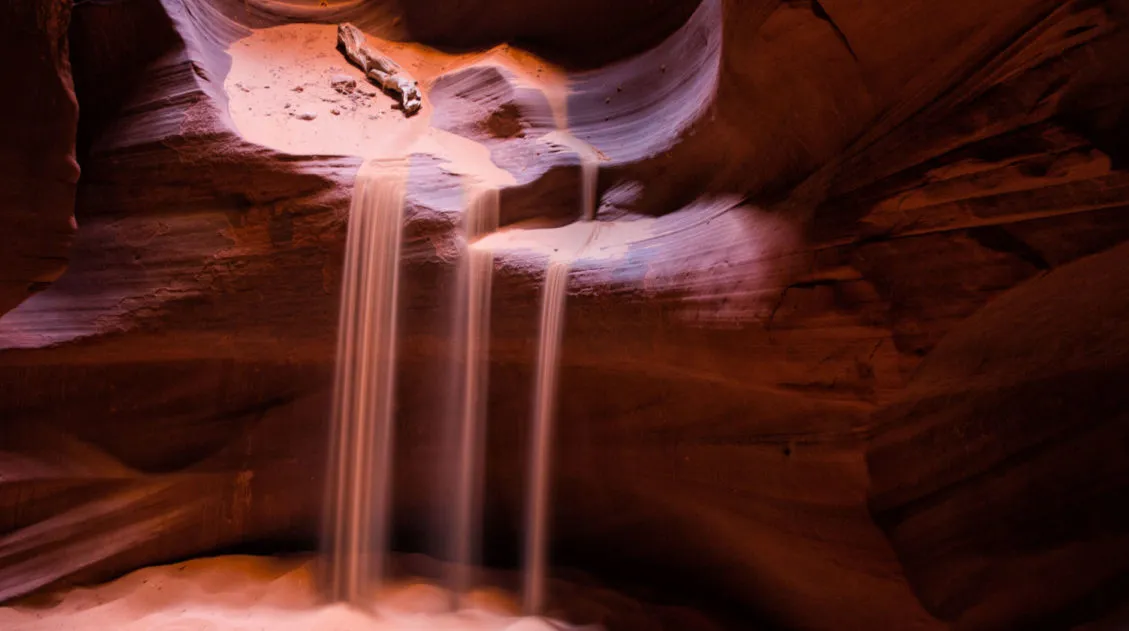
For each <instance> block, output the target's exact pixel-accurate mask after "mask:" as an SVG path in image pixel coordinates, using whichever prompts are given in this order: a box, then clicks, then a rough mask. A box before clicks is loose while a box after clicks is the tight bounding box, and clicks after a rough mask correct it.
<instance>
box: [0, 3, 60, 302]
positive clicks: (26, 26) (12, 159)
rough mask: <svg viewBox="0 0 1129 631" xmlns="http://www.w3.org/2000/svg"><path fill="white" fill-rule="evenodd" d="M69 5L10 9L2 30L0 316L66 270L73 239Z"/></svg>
mask: <svg viewBox="0 0 1129 631" xmlns="http://www.w3.org/2000/svg"><path fill="white" fill-rule="evenodd" d="M70 13H71V7H70V3H69V2H62V1H61V2H36V1H34V0H26V1H24V0H19V1H16V2H12V3H9V5H8V6H7V7H6V8H5V11H4V24H3V26H2V27H0V37H2V38H3V41H4V44H3V47H4V48H3V51H4V56H5V57H6V58H8V59H9V60H10V63H9V64H8V65H7V68H6V69H5V70H4V71H3V73H2V74H0V84H2V85H3V86H4V89H5V91H6V93H7V95H8V96H7V97H6V98H5V99H4V101H3V103H2V104H0V190H2V191H3V192H2V193H0V270H3V271H2V272H0V315H3V314H4V313H5V312H7V311H8V310H10V309H11V308H12V307H15V306H16V305H17V304H19V303H20V301H22V300H23V299H25V298H27V297H28V296H30V295H31V294H34V293H36V292H38V291H42V290H43V289H45V288H47V287H48V286H49V285H50V284H51V282H52V281H54V280H55V279H56V278H58V276H59V274H61V273H62V272H63V270H64V269H65V268H66V263H67V257H68V255H69V249H70V245H71V239H72V238H73V236H74V230H75V225H74V194H75V182H76V181H77V180H78V165H77V164H76V163H75V157H74V144H75V128H76V125H77V123H78V107H77V104H76V103H75V96H74V88H73V85H72V82H71V66H70V58H69V56H68V51H67V27H68V26H69V24H70Z"/></svg>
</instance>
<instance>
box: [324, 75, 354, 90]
mask: <svg viewBox="0 0 1129 631" xmlns="http://www.w3.org/2000/svg"><path fill="white" fill-rule="evenodd" d="M329 85H331V86H333V89H334V90H337V91H338V92H340V93H341V94H352V92H353V90H355V89H357V80H356V79H354V78H353V77H350V76H349V75H346V74H335V75H333V76H332V77H330V78H329Z"/></svg>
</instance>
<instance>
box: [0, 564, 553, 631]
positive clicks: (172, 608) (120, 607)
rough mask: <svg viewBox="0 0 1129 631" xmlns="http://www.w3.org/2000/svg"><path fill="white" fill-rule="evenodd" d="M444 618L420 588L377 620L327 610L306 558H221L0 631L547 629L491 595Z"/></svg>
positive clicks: (132, 582) (65, 600)
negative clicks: (517, 614)
mask: <svg viewBox="0 0 1129 631" xmlns="http://www.w3.org/2000/svg"><path fill="white" fill-rule="evenodd" d="M468 600H469V601H470V602H472V603H473V608H471V609H468V610H466V611H462V612H459V613H449V612H447V611H446V608H447V602H448V598H447V594H446V593H445V592H444V591H443V590H441V589H439V588H436V587H434V586H431V585H427V584H423V583H404V584H400V585H396V586H393V587H390V588H389V589H388V591H387V593H386V594H384V595H383V596H382V598H381V602H382V605H381V609H380V612H379V614H378V615H371V614H369V613H367V612H364V611H361V610H359V609H356V608H353V607H350V606H347V605H343V604H333V605H326V604H325V603H324V602H323V601H322V600H321V598H320V596H319V594H318V593H317V590H316V588H315V585H314V580H313V573H312V562H310V561H302V560H279V559H273V558H269V557H243V556H229V557H218V558H211V559H197V560H193V561H189V562H186V563H179V564H174V565H165V566H159V567H151V568H145V569H142V570H138V571H136V572H133V573H131V574H129V575H127V576H124V577H122V578H120V579H118V580H116V581H113V582H111V583H107V584H104V585H99V586H96V587H93V588H79V589H72V590H70V591H66V592H60V593H58V594H57V595H53V596H50V597H47V598H43V599H39V600H37V601H35V602H34V604H28V603H25V604H22V605H17V606H13V607H4V608H0V629H4V631H103V630H105V631H110V630H114V631H268V630H269V631H401V630H405V631H406V630H409V629H420V630H429V631H431V630H433V631H495V630H497V631H503V630H509V631H538V630H543V631H551V630H553V629H557V628H559V627H557V626H555V625H553V624H550V623H549V622H546V621H543V620H540V619H533V618H519V617H516V616H514V615H513V614H512V613H511V612H512V611H513V610H514V607H513V604H512V601H511V600H510V599H509V598H508V597H507V596H504V595H501V594H500V593H498V592H495V591H480V592H477V593H472V594H471V595H470V596H469V597H468Z"/></svg>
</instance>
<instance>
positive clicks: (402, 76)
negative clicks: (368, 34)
mask: <svg viewBox="0 0 1129 631" xmlns="http://www.w3.org/2000/svg"><path fill="white" fill-rule="evenodd" d="M337 48H338V49H340V50H341V52H342V53H344V55H345V57H346V58H347V59H348V60H349V61H350V62H351V63H352V64H353V65H355V66H357V67H358V68H360V69H361V70H363V71H364V73H365V76H366V77H368V78H369V79H370V80H371V81H372V82H373V83H375V84H376V85H378V86H380V87H381V89H383V90H384V91H386V92H392V93H394V94H395V95H396V96H397V97H399V99H400V105H401V107H403V108H404V113H405V114H407V115H408V116H411V115H412V114H415V113H416V112H418V111H419V108H420V106H421V105H422V104H423V100H422V99H421V98H420V94H419V82H418V81H416V80H415V79H412V78H411V77H410V76H408V73H406V72H404V69H403V68H401V67H400V66H399V65H398V64H397V63H396V62H394V61H392V60H391V59H389V58H388V57H385V56H384V55H382V54H380V53H379V52H378V51H376V50H375V49H373V48H372V47H370V46H368V45H367V44H365V34H364V33H362V32H361V29H359V28H357V27H355V26H353V25H352V24H349V23H348V22H346V23H343V24H338V25H337Z"/></svg>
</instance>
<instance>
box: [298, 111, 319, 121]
mask: <svg viewBox="0 0 1129 631" xmlns="http://www.w3.org/2000/svg"><path fill="white" fill-rule="evenodd" d="M295 117H296V118H297V119H298V120H304V121H312V120H314V119H315V118H317V117H318V115H317V114H315V113H313V112H302V113H301V114H295Z"/></svg>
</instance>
